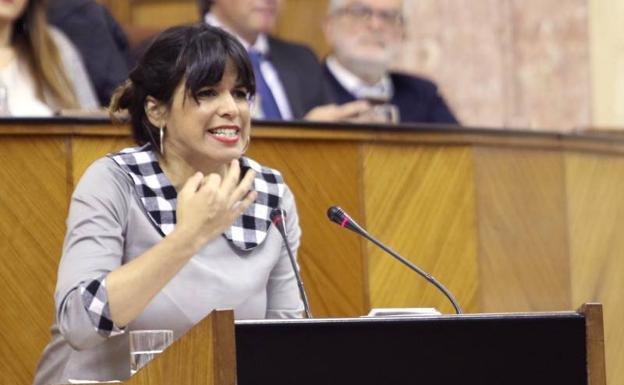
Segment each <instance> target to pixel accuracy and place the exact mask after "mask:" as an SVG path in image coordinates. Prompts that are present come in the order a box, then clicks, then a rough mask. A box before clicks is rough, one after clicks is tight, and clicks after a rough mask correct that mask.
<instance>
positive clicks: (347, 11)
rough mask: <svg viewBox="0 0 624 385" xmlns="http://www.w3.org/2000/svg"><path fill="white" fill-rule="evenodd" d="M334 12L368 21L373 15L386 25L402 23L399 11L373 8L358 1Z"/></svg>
mask: <svg viewBox="0 0 624 385" xmlns="http://www.w3.org/2000/svg"><path fill="white" fill-rule="evenodd" d="M335 14H337V15H347V16H350V17H352V18H354V19H359V20H361V21H363V22H369V21H371V20H372V19H373V17H374V16H377V18H378V19H379V20H381V21H382V22H383V23H384V24H386V25H389V26H394V27H396V26H401V25H403V14H402V13H401V11H396V10H380V9H373V8H371V7H368V6H366V5H364V4H359V3H355V4H353V5H350V6H348V7H344V8H341V9H338V10H336V12H335Z"/></svg>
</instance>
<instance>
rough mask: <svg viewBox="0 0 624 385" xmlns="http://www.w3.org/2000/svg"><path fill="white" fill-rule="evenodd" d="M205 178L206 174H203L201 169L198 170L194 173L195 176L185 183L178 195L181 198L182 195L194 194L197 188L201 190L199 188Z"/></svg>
mask: <svg viewBox="0 0 624 385" xmlns="http://www.w3.org/2000/svg"><path fill="white" fill-rule="evenodd" d="M203 179H204V174H202V173H201V172H199V171H198V172H196V173H195V174H193V176H191V177H190V178H188V180H187V181H186V183H184V186H183V187H182V189H181V190H180V193H179V194H178V195H179V196H180V197H181V198H182V197H187V196H189V195H192V194H193V193H195V192H196V191H197V190H199V188H200V187H201V184H202V180H203Z"/></svg>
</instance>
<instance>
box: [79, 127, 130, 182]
mask: <svg viewBox="0 0 624 385" xmlns="http://www.w3.org/2000/svg"><path fill="white" fill-rule="evenodd" d="M71 146H72V153H71V157H72V158H71V165H72V167H71V180H72V184H73V186H75V185H76V183H78V181H79V180H80V177H81V176H82V174H84V172H85V170H86V169H87V168H88V167H89V165H91V163H93V162H94V161H95V160H97V159H99V158H101V157H103V156H105V155H106V154H108V153H111V152H116V151H119V150H121V149H123V148H126V147H130V146H135V144H134V141H132V139H130V138H128V137H125V136H118V137H109V138H106V139H102V138H93V137H74V138H73V139H72V141H71ZM72 191H73V188H72Z"/></svg>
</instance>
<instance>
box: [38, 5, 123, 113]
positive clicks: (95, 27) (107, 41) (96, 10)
mask: <svg viewBox="0 0 624 385" xmlns="http://www.w3.org/2000/svg"><path fill="white" fill-rule="evenodd" d="M48 20H49V22H50V23H51V24H53V25H54V26H56V27H57V28H59V29H60V30H61V31H63V32H64V33H65V34H66V35H67V37H69V39H70V40H71V41H72V43H74V45H75V46H76V48H78V51H79V52H80V54H81V55H82V59H83V61H84V63H85V67H86V69H87V72H88V73H89V77H90V78H91V82H93V86H94V87H95V91H96V93H97V96H98V99H99V100H100V104H102V105H104V106H106V105H108V102H109V101H110V97H111V95H112V93H113V91H114V90H115V88H116V87H117V86H119V85H120V84H121V83H123V82H124V80H126V79H127V78H128V73H129V68H130V67H131V66H132V64H133V63H132V60H131V58H130V50H129V46H128V40H127V39H126V35H125V33H124V31H123V29H122V28H121V26H120V25H119V24H118V23H117V21H115V19H114V18H113V16H112V15H111V14H110V12H108V10H107V9H106V7H104V6H103V5H100V4H98V3H97V2H96V1H95V0H53V1H50V5H49V7H48Z"/></svg>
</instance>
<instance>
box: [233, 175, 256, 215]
mask: <svg viewBox="0 0 624 385" xmlns="http://www.w3.org/2000/svg"><path fill="white" fill-rule="evenodd" d="M255 177H256V172H255V171H254V170H252V169H249V170H247V172H246V173H245V176H244V177H243V179H242V180H241V181H240V183H239V184H238V185H237V186H236V188H235V189H234V191H232V192H231V193H230V195H229V201H228V204H229V206H230V207H232V206H233V205H234V204H236V202H238V201H240V200H241V199H242V198H243V197H244V196H245V195H246V194H247V193H248V192H249V191H250V190H251V186H252V184H253V181H254V179H255ZM254 199H255V198H254Z"/></svg>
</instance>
